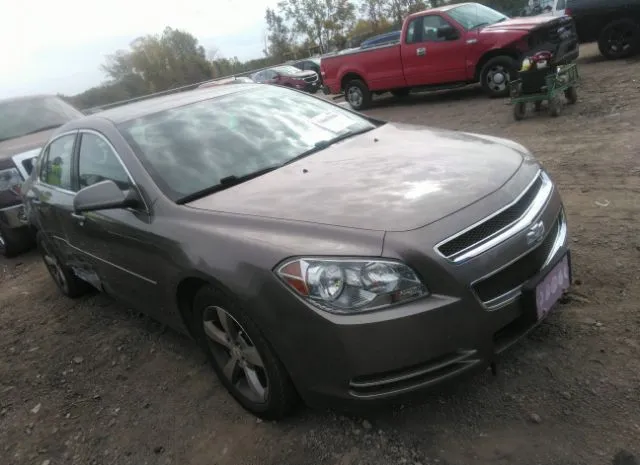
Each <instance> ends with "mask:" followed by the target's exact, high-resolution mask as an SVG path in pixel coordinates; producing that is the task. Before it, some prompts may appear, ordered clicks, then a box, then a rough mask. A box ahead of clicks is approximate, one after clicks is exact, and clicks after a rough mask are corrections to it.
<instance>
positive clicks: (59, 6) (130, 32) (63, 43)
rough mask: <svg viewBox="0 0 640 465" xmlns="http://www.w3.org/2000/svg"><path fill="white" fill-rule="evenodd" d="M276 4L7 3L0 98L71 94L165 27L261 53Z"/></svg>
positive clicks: (217, 0) (239, 51) (1, 20)
mask: <svg viewBox="0 0 640 465" xmlns="http://www.w3.org/2000/svg"><path fill="white" fill-rule="evenodd" d="M276 3H277V0H171V1H169V0H110V1H109V2H91V1H86V0H83V1H81V0H54V1H51V0H31V1H21V0H7V1H4V2H2V7H1V9H0V11H1V13H0V98H3V97H9V96H16V95H24V94H33V93H57V92H60V93H63V94H67V95H72V94H77V93H79V92H82V91H83V90H85V89H88V88H89V87H92V86H95V85H98V84H100V83H101V82H102V81H104V80H105V79H106V77H105V76H104V74H103V73H102V72H101V71H100V65H101V64H102V63H104V61H105V55H108V54H110V53H113V52H115V51H116V50H117V49H121V48H126V47H127V46H128V44H129V43H130V42H131V41H132V40H133V39H135V38H136V37H139V36H141V35H146V34H157V33H160V32H162V30H163V29H164V27H165V26H171V27H173V28H177V29H182V30H184V31H187V32H190V33H191V34H193V35H195V36H196V37H197V38H198V40H199V41H200V43H201V45H203V46H204V47H205V49H210V48H212V47H214V46H215V47H217V48H218V49H219V50H220V52H221V53H222V54H223V55H224V56H227V57H233V56H237V57H238V58H239V59H241V60H246V59H249V58H258V57H260V56H262V49H263V47H264V34H265V31H266V24H265V22H264V12H265V9H266V8H267V7H268V6H274V5H275V4H276Z"/></svg>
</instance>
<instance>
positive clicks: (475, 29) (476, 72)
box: [321, 3, 579, 110]
mask: <svg viewBox="0 0 640 465" xmlns="http://www.w3.org/2000/svg"><path fill="white" fill-rule="evenodd" d="M541 50H545V51H549V52H551V53H552V55H553V57H554V58H553V61H554V63H555V64H565V63H568V62H571V61H573V60H575V59H576V58H577V57H578V54H579V49H578V38H577V34H576V31H575V26H574V24H573V21H572V19H571V18H569V17H567V16H561V17H552V16H535V17H530V18H514V19H511V18H509V17H507V16H505V15H503V14H502V13H499V12H497V11H495V10H493V9H491V8H489V7H486V6H484V5H481V4H478V3H463V4H455V5H446V6H442V7H439V8H432V9H430V10H426V11H422V12H420V13H414V14H412V15H410V16H408V17H407V18H406V19H405V21H404V24H403V26H402V31H401V35H400V42H399V43H397V42H396V43H391V44H383V45H379V46H375V47H370V48H367V49H364V50H356V51H352V52H349V53H344V54H340V55H333V56H325V57H323V58H322V63H321V69H322V79H323V82H324V85H325V86H327V92H328V93H331V94H339V93H342V92H344V94H345V99H346V100H347V102H349V104H350V105H351V107H352V108H353V109H355V110H363V109H365V108H367V107H368V106H369V105H370V104H371V99H372V96H373V95H374V94H382V93H385V92H391V93H392V94H393V95H395V96H397V97H402V96H406V95H408V94H409V92H410V91H411V90H438V89H448V88H454V87H460V86H466V85H468V84H473V83H478V82H479V83H480V84H481V86H482V88H483V89H484V91H485V92H486V93H487V94H488V95H489V96H490V97H506V96H507V95H508V93H509V82H510V80H511V79H513V78H514V77H515V74H516V72H517V70H518V68H519V66H520V63H521V62H522V59H523V57H525V56H528V55H529V54H534V53H536V52H537V51H541Z"/></svg>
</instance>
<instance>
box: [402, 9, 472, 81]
mask: <svg viewBox="0 0 640 465" xmlns="http://www.w3.org/2000/svg"><path fill="white" fill-rule="evenodd" d="M404 40H405V43H404V44H403V45H402V47H401V50H402V65H403V69H404V74H405V79H406V81H407V84H408V85H409V86H422V85H434V84H447V83H452V82H459V81H464V80H465V79H466V68H465V61H466V53H465V50H466V43H465V42H464V31H461V30H460V29H459V28H458V26H457V25H454V24H451V23H450V22H449V21H447V20H446V19H444V18H443V17H442V16H440V15H437V14H431V15H425V16H420V17H418V18H414V19H413V20H412V21H411V22H410V23H409V25H408V28H407V34H406V37H405V39H404Z"/></svg>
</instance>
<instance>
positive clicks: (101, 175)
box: [78, 133, 130, 190]
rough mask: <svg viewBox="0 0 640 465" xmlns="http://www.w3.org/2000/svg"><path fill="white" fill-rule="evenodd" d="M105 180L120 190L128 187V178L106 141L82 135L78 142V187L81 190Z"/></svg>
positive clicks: (98, 137)
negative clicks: (114, 184) (111, 182)
mask: <svg viewBox="0 0 640 465" xmlns="http://www.w3.org/2000/svg"><path fill="white" fill-rule="evenodd" d="M106 180H110V181H113V182H115V183H116V184H117V185H118V187H120V189H122V190H125V189H128V188H129V187H130V183H129V176H127V172H126V171H125V169H124V167H123V166H122V164H121V163H120V160H118V157H117V156H116V154H115V153H114V152H113V149H112V148H111V146H110V145H109V144H108V143H107V141H105V140H104V139H103V138H102V137H100V136H98V135H96V134H92V133H84V134H82V139H81V140H80V151H79V158H78V185H79V186H80V189H82V188H84V187H88V186H91V185H92V184H96V183H98V182H100V181H106Z"/></svg>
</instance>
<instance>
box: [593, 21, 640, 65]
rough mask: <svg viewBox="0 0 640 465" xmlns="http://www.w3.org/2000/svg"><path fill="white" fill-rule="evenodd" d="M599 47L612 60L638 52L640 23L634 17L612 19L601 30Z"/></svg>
mask: <svg viewBox="0 0 640 465" xmlns="http://www.w3.org/2000/svg"><path fill="white" fill-rule="evenodd" d="M598 48H599V49H600V53H602V55H603V56H604V57H606V58H608V59H610V60H616V59H619V58H626V57H629V56H631V55H633V54H635V53H637V52H638V51H639V49H640V24H638V23H637V22H635V21H634V20H632V19H618V20H616V21H612V22H611V23H609V24H607V25H606V26H605V27H604V29H603V30H602V32H600V37H599V38H598Z"/></svg>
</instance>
